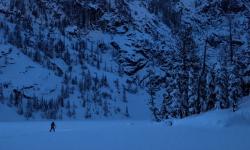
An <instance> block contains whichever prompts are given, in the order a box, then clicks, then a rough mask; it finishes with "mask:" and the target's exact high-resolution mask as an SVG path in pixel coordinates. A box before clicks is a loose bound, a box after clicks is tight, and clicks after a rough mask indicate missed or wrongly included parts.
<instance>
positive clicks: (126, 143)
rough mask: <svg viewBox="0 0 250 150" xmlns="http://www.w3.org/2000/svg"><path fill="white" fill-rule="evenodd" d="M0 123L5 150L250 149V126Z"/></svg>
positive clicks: (142, 123)
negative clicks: (52, 127)
mask: <svg viewBox="0 0 250 150" xmlns="http://www.w3.org/2000/svg"><path fill="white" fill-rule="evenodd" d="M48 127H49V122H18V123H16V122H12V123H0V149H1V150H20V149H21V150H22V149H26V150H101V149H103V150H183V149H186V150H236V149H237V150H247V149H249V148H250V142H249V139H250V128H249V127H244V128H242V127H225V128H224V127H223V128H222V127H218V128H216V127H213V128H203V127H200V128H199V127H198V128H197V127H191V126H179V125H178V126H172V127H168V126H166V125H165V124H163V123H160V124H158V123H152V122H129V121H128V122H125V121H123V122H102V121H100V122H80V121H79V122H77V121H75V122H57V131H56V133H49V132H48Z"/></svg>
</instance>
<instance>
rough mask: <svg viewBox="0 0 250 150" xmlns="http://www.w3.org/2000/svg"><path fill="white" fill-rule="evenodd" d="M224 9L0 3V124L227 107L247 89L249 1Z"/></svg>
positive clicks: (174, 114)
mask: <svg viewBox="0 0 250 150" xmlns="http://www.w3.org/2000/svg"><path fill="white" fill-rule="evenodd" d="M232 2H233V3H232V4H231V3H230V4H228V3H227V1H226V0H218V1H217V0H213V1H209V0H205V1H203V0H190V1H187V0H180V1H173V0H171V1H164V0H159V1H152V0H147V1H140V0H103V1H90V0H85V1H79V0H71V1H68V0H61V1H54V0H38V1H36V0H23V1H16V0H1V2H0V105H1V108H2V110H1V111H2V112H3V113H1V114H0V120H6V118H8V117H6V115H5V113H4V112H5V111H4V110H6V112H9V110H10V109H12V111H13V112H17V113H18V114H19V115H20V116H24V117H25V118H26V119H39V120H40V119H83V118H85V119H89V118H95V119H101V118H112V119H115V118H116V119H117V118H120V119H121V118H122V119H124V118H134V119H152V118H153V119H156V120H164V119H168V118H181V117H185V116H189V115H193V114H198V113H200V112H206V111H208V110H211V109H213V108H214V107H215V105H218V104H219V105H220V106H221V108H222V109H224V108H229V107H231V106H232V104H233V103H237V102H238V99H239V98H240V97H243V96H246V95H249V91H250V88H249V87H250V86H249V85H250V80H249V73H250V71H249V69H250V67H249V66H250V57H249V56H250V51H249V47H250V46H249V44H250V43H249V42H248V41H249V37H250V36H249V35H250V32H249V27H248V26H249V22H250V21H249V15H248V13H249V7H248V5H249V2H245V1H241V0H233V1H232ZM230 26H231V27H230ZM245 31H247V32H245ZM230 33H231V34H230ZM231 52H232V53H231ZM231 55H232V57H231ZM229 58H230V59H229ZM204 90H205V91H204ZM7 107H8V108H7ZM3 109H4V110H3ZM14 116H15V115H13V119H7V120H14V119H15V118H16V117H14ZM10 118H11V117H10Z"/></svg>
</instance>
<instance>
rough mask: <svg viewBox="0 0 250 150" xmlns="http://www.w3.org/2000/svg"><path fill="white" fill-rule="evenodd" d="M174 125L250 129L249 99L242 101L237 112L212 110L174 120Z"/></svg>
mask: <svg viewBox="0 0 250 150" xmlns="http://www.w3.org/2000/svg"><path fill="white" fill-rule="evenodd" d="M174 124H175V125H188V126H195V127H199V126H203V127H242V126H245V127H250V97H245V98H243V99H242V101H241V104H240V105H239V110H238V111H236V112H233V111H232V109H227V110H214V111H211V112H207V113H204V114H201V115H197V116H191V117H187V118H184V119H181V120H175V121H174Z"/></svg>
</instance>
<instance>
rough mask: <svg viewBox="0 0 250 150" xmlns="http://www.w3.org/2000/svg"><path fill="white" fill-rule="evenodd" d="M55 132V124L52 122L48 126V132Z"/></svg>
mask: <svg viewBox="0 0 250 150" xmlns="http://www.w3.org/2000/svg"><path fill="white" fill-rule="evenodd" d="M52 130H53V131H54V132H55V131H56V124H55V122H54V121H52V123H51V125H50V130H49V132H51V131H52Z"/></svg>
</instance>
